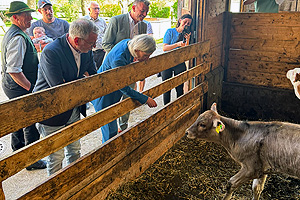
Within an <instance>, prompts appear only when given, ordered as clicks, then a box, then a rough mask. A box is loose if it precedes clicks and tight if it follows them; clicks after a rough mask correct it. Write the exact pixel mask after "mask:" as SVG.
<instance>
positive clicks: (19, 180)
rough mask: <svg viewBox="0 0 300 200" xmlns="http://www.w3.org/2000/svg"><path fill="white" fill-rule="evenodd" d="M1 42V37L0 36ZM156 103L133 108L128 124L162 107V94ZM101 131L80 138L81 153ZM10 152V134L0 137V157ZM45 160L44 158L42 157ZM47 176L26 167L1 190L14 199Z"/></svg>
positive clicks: (152, 80) (150, 81)
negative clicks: (154, 105)
mask: <svg viewBox="0 0 300 200" xmlns="http://www.w3.org/2000/svg"><path fill="white" fill-rule="evenodd" d="M0 42H1V38H0ZM161 53H162V44H158V48H157V50H156V51H155V52H154V54H153V56H154V55H158V54H161ZM0 82H1V76H0ZM160 82H161V78H158V77H157V76H156V75H153V76H151V77H148V78H146V85H145V89H148V88H152V87H153V86H155V85H157V84H159V83H160ZM172 93H173V94H172V96H174V91H172ZM6 100H7V97H6V96H5V94H4V92H3V90H2V87H0V103H1V102H3V101H6ZM155 100H156V101H157V103H158V107H157V108H152V109H150V108H149V107H148V106H145V105H143V106H141V107H139V108H138V109H135V110H133V111H132V112H131V115H130V118H129V126H131V125H133V124H134V123H136V122H139V121H141V120H143V119H145V118H146V117H147V116H149V115H151V114H152V113H154V112H155V111H157V110H158V109H160V108H161V107H162V96H159V97H157V98H156V99H155ZM94 112H95V111H94V108H93V106H92V105H91V106H90V109H89V110H88V114H92V113H94ZM101 139H102V136H101V131H100V129H98V130H96V131H94V132H92V133H90V134H88V135H87V136H85V137H83V138H82V139H81V147H82V149H81V154H82V155H85V154H87V153H88V152H90V151H91V150H93V149H95V148H97V147H98V146H99V145H100V144H101ZM11 153H12V149H11V147H10V135H7V136H4V137H2V138H0V158H4V157H6V156H8V155H10V154H11ZM44 160H45V158H44ZM46 178H47V173H46V169H43V170H34V171H27V170H26V169H24V170H22V171H20V172H19V173H18V174H16V175H14V176H12V177H10V178H8V179H7V180H5V181H3V183H2V185H3V190H4V193H5V196H6V199H16V198H18V197H20V196H21V195H22V194H25V193H26V192H27V191H28V190H29V189H30V188H31V187H33V186H35V185H37V184H40V183H42V182H43V181H44V180H45V179H46Z"/></svg>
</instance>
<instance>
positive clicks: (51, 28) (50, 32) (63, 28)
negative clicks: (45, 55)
mask: <svg viewBox="0 0 300 200" xmlns="http://www.w3.org/2000/svg"><path fill="white" fill-rule="evenodd" d="M37 5H38V11H39V12H40V13H41V14H42V15H43V18H42V19H40V20H38V21H36V22H33V23H32V24H31V27H30V28H29V30H28V34H29V35H30V36H33V29H34V28H35V27H37V26H41V27H43V28H44V29H45V33H46V35H47V36H48V37H50V38H52V39H53V40H55V39H56V38H58V37H60V36H62V35H64V34H66V33H68V32H69V26H70V25H69V23H68V22H67V21H65V20H62V19H58V18H55V17H54V13H53V8H52V3H51V2H50V0H39V1H38V3H37Z"/></svg>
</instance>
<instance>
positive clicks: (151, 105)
mask: <svg viewBox="0 0 300 200" xmlns="http://www.w3.org/2000/svg"><path fill="white" fill-rule="evenodd" d="M146 104H147V105H148V106H149V107H150V108H154V107H156V106H157V104H156V101H155V100H154V99H152V98H151V97H148V100H147V101H146Z"/></svg>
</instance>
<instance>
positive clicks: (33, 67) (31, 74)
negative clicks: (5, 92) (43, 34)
mask: <svg viewBox="0 0 300 200" xmlns="http://www.w3.org/2000/svg"><path fill="white" fill-rule="evenodd" d="M16 35H21V36H22V37H23V38H24V39H25V43H26V52H25V55H24V59H23V66H22V72H23V73H24V75H25V77H26V78H27V79H28V80H29V82H30V83H31V84H32V85H34V84H35V82H36V78H37V71H38V63H39V61H38V57H37V51H36V49H35V47H34V46H33V43H32V41H31V39H30V38H29V37H28V36H27V35H26V34H25V33H24V32H23V31H22V30H21V29H20V28H19V27H18V26H16V25H14V24H13V25H11V27H10V28H9V30H8V31H7V32H6V33H5V36H4V38H3V41H2V45H1V59H2V85H3V86H4V87H6V88H7V89H10V90H14V89H23V88H22V87H21V86H20V85H18V84H17V83H16V82H15V81H14V80H13V79H12V77H11V76H10V75H9V74H8V73H6V69H7V67H6V64H7V63H6V52H7V44H8V42H9V41H10V40H11V39H12V38H13V37H14V36H16ZM15 59H18V58H15ZM24 90H25V89H24Z"/></svg>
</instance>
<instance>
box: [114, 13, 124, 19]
mask: <svg viewBox="0 0 300 200" xmlns="http://www.w3.org/2000/svg"><path fill="white" fill-rule="evenodd" d="M127 16H128V14H127V13H125V14H121V15H116V16H113V17H112V18H114V19H123V18H125V17H127Z"/></svg>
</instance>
